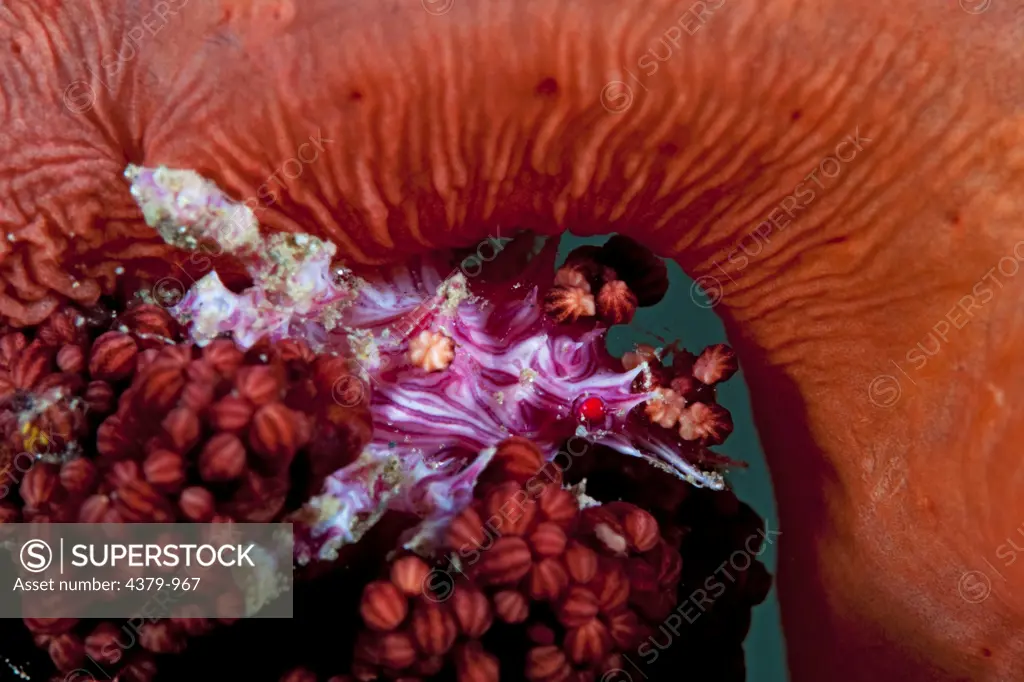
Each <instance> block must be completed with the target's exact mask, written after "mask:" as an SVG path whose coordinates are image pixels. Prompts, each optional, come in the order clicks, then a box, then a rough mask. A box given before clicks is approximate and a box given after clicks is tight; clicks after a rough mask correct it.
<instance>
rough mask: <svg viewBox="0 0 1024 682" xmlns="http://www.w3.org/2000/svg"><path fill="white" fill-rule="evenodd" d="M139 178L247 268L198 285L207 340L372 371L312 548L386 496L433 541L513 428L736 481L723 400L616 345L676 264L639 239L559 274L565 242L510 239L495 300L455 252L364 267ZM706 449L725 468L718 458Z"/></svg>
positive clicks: (193, 310) (315, 512)
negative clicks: (363, 442)
mask: <svg viewBox="0 0 1024 682" xmlns="http://www.w3.org/2000/svg"><path fill="white" fill-rule="evenodd" d="M127 176H128V177H129V179H130V180H131V181H132V183H133V190H132V191H133V194H134V196H136V198H137V199H138V201H139V203H140V205H141V207H142V209H143V213H144V215H145V216H146V217H147V220H149V222H150V224H152V225H153V226H154V227H156V228H157V229H158V230H159V231H160V233H161V234H162V235H163V236H164V237H165V239H167V240H168V241H169V242H171V243H173V244H176V245H179V246H184V247H186V248H189V247H191V248H194V247H195V244H197V243H199V242H200V241H207V240H212V241H215V242H217V243H218V244H220V245H221V247H222V248H223V249H224V251H225V252H227V253H229V254H232V255H235V256H236V257H237V258H238V260H239V261H240V262H242V263H243V264H244V265H245V266H246V268H247V270H248V272H249V274H250V276H251V278H252V282H253V284H252V286H251V287H250V288H249V289H247V290H245V291H242V292H240V293H235V292H232V291H229V290H228V289H227V288H226V287H224V285H223V284H222V283H221V282H220V280H219V279H218V278H217V275H216V274H215V273H211V274H210V275H208V276H207V277H205V278H204V279H202V280H200V281H199V282H198V283H197V284H196V285H195V286H194V287H193V289H192V290H191V291H189V292H188V293H187V295H186V296H185V298H184V299H183V300H182V301H181V302H180V303H179V304H178V305H177V306H176V307H175V308H174V309H173V312H174V313H175V315H176V317H178V319H179V320H180V321H181V322H183V323H184V324H186V325H188V326H189V327H190V329H191V334H192V337H193V339H194V340H195V341H196V342H198V343H200V344H205V343H207V342H209V341H210V340H211V339H213V338H216V337H219V336H227V335H230V336H232V337H233V338H234V340H235V342H236V343H237V344H238V345H240V346H241V347H242V348H248V347H250V346H252V345H253V344H254V343H256V341H257V340H258V339H260V338H269V339H271V340H280V339H284V338H299V339H301V340H303V341H305V342H306V343H308V344H309V345H310V347H311V348H313V349H314V350H315V351H316V352H320V353H336V354H338V355H341V356H344V357H346V358H349V359H350V361H351V363H352V364H353V367H352V368H351V369H352V370H353V372H354V373H356V374H357V375H358V376H359V377H360V382H361V383H360V385H359V386H357V387H353V386H352V385H347V386H345V387H341V388H343V389H344V390H338V391H336V392H335V399H336V400H338V401H339V402H345V401H347V400H352V399H353V395H352V394H353V392H354V393H356V394H362V393H363V392H364V391H368V392H369V395H370V405H371V413H372V418H373V427H374V433H373V437H372V440H371V441H370V443H369V444H368V445H367V446H366V448H365V449H364V450H363V452H362V454H361V455H360V457H359V458H358V459H357V460H356V461H355V462H353V463H352V464H350V465H348V466H346V467H345V468H343V469H341V470H340V471H338V472H336V473H335V474H334V475H333V476H331V477H329V478H328V479H327V481H326V483H325V485H324V489H323V491H322V492H321V493H320V494H319V495H317V496H315V497H313V499H311V500H310V501H309V502H308V503H307V505H306V507H305V508H304V510H303V511H302V512H300V514H299V516H298V517H297V518H298V519H300V520H301V521H302V522H303V525H304V529H303V532H302V538H301V539H300V541H299V542H297V548H298V549H297V551H298V557H297V559H298V560H299V561H300V562H305V561H308V560H310V559H314V558H320V559H329V558H332V557H333V556H335V554H336V552H337V550H338V549H339V548H340V547H341V546H343V545H345V544H349V543H352V542H355V541H357V540H358V539H359V538H360V537H361V535H362V534H363V533H365V532H366V530H367V529H368V528H369V527H370V526H372V525H373V524H374V523H375V522H376V521H377V520H378V519H379V518H380V517H381V516H382V515H383V514H384V513H385V512H386V511H388V510H396V511H402V512H411V513H414V514H416V515H418V516H419V517H420V518H421V523H420V524H419V526H417V527H416V528H414V529H412V530H411V531H410V532H409V533H408V534H407V536H406V538H405V544H406V546H407V547H409V548H412V549H416V550H417V551H420V552H422V553H431V552H433V551H434V550H436V549H437V548H438V547H439V544H440V538H441V537H442V534H443V532H444V530H445V529H446V528H447V525H448V524H449V522H450V520H451V519H452V518H453V517H454V516H455V515H457V514H458V513H459V512H460V511H461V510H462V509H463V508H464V507H465V506H466V505H467V504H469V502H470V501H471V500H472V498H473V490H474V487H475V485H476V479H477V477H478V475H479V473H480V471H482V470H483V468H484V467H486V466H487V463H488V461H489V459H490V457H491V456H492V454H493V447H492V446H493V445H494V444H495V443H497V442H499V441H501V440H503V439H504V438H507V437H508V436H511V435H516V436H523V437H527V438H529V439H531V440H532V441H533V442H534V443H536V444H537V446H538V447H539V448H540V449H541V451H542V452H543V453H544V454H545V456H546V457H547V458H548V459H551V458H553V457H555V456H556V455H557V454H558V451H559V447H560V445H561V444H562V443H564V442H566V440H567V439H570V438H573V437H575V438H578V439H582V440H583V441H585V442H588V443H591V444H600V445H605V446H608V447H611V448H613V449H615V450H617V451H619V452H621V453H623V454H624V455H628V456H633V457H642V458H644V459H647V460H649V461H651V462H652V463H655V464H656V465H657V466H659V467H660V468H662V469H665V470H668V471H671V472H672V473H674V474H675V475H676V476H678V477H680V478H683V479H685V480H687V481H690V482H691V483H693V484H694V485H697V486H707V487H711V488H715V489H720V488H722V487H723V485H724V483H723V479H722V477H721V474H720V473H718V471H717V470H715V469H717V468H718V467H717V463H720V462H721V461H722V460H721V458H716V457H714V456H713V455H711V454H710V453H709V452H707V451H706V450H705V449H704V446H705V445H707V444H712V443H715V442H718V441H720V440H721V438H722V437H724V435H727V432H728V430H729V429H730V428H731V423H730V424H729V427H728V428H727V427H725V426H722V423H723V420H724V419H725V417H724V416H723V415H722V414H721V412H720V408H718V406H717V405H714V403H713V400H711V401H708V400H705V399H701V400H698V399H697V398H699V397H700V396H691V398H693V399H691V400H686V399H684V398H683V397H681V396H680V394H679V392H678V391H675V392H674V396H675V397H674V398H673V400H676V401H677V402H678V405H675V404H673V405H668V404H663V403H662V402H659V401H664V400H665V396H666V395H669V394H670V393H672V389H671V388H669V387H668V385H667V384H668V383H669V381H672V378H671V377H667V376H666V377H665V378H666V379H667V381H665V382H664V384H665V385H664V386H662V385H661V383H659V382H657V381H654V382H652V381H650V377H651V376H652V372H653V371H654V370H653V369H652V363H651V362H646V361H641V362H634V363H632V364H631V367H630V368H629V369H626V368H625V367H624V365H623V362H622V360H620V359H619V358H615V357H613V356H611V355H610V354H609V353H608V352H607V350H606V347H605V335H606V332H607V328H608V327H607V325H608V324H611V323H615V322H625V321H627V320H628V319H631V318H632V314H633V310H634V309H635V307H636V306H637V304H638V303H639V304H641V305H645V304H646V305H649V304H651V303H652V302H656V301H657V300H659V299H660V298H661V296H662V295H664V287H665V286H667V284H665V283H664V282H663V281H662V280H663V279H664V267H663V265H662V266H661V270H660V275H659V270H658V264H659V261H658V260H657V259H656V258H654V257H653V254H650V253H649V252H646V250H645V249H643V247H640V246H639V245H637V244H635V243H634V242H630V241H629V240H625V239H624V238H621V237H617V238H615V239H616V240H617V242H616V243H615V245H614V246H615V248H614V249H611V250H605V251H601V250H600V249H598V248H597V247H584V248H583V249H581V250H578V251H577V252H574V254H573V255H572V256H571V257H570V261H569V262H568V263H567V265H566V267H564V268H562V269H561V270H559V271H557V274H556V269H555V267H554V266H555V256H556V249H557V241H556V240H548V241H547V243H545V244H543V246H542V247H541V248H539V249H535V250H534V252H533V253H531V254H530V258H529V260H528V261H526V262H516V263H513V264H512V265H511V266H510V265H508V264H505V265H503V257H505V256H507V257H508V260H512V259H513V258H514V257H518V256H519V255H521V254H522V252H523V250H522V249H519V248H516V249H511V248H509V249H508V253H507V254H499V256H498V258H496V259H495V261H494V262H493V263H492V264H490V265H488V266H487V267H491V268H493V269H494V271H495V273H493V274H499V273H503V272H504V271H505V270H510V269H514V270H515V271H516V272H517V274H516V275H515V276H513V277H508V278H505V281H503V282H502V284H501V285H499V286H495V285H494V280H495V277H488V278H487V280H488V284H487V287H486V289H487V294H486V297H484V296H481V295H479V293H478V292H477V289H478V288H479V289H481V290H483V288H484V287H483V286H480V287H478V286H477V283H476V281H474V279H475V278H473V277H467V275H466V274H464V273H462V272H459V271H458V270H457V269H456V270H455V271H453V272H452V271H451V269H450V268H451V266H450V263H449V262H448V260H447V259H446V258H444V257H440V256H438V257H436V258H432V259H424V260H420V261H418V262H416V263H414V264H411V265H409V266H406V267H394V268H391V269H387V270H384V271H381V272H378V273H375V274H374V275H373V276H372V277H357V276H356V275H355V274H353V273H351V272H350V271H348V270H346V269H345V268H338V267H337V266H335V265H333V264H332V262H331V259H332V257H333V256H334V247H333V245H330V244H327V243H324V242H321V241H320V240H318V239H316V238H314V237H311V236H308V235H274V236H271V237H266V238H264V237H262V236H261V235H260V233H259V229H258V225H257V224H256V222H255V218H254V217H253V216H252V214H251V212H249V211H248V209H247V208H246V207H244V206H242V205H239V204H235V203H233V202H232V201H231V200H230V199H228V198H227V197H226V196H225V195H223V193H221V192H220V190H219V189H217V188H216V186H214V185H213V184H212V183H209V182H207V181H205V180H203V179H202V178H200V177H199V176H197V175H195V174H194V173H192V172H191V171H173V170H168V169H155V170H154V169H143V168H131V169H130V170H129V172H128V173H127ZM524 239H529V237H524ZM513 252H514V253H513ZM626 256H630V258H631V260H630V259H629V258H626ZM645 259H646V262H639V263H638V261H645ZM448 272H452V274H451V275H448V276H445V274H444V273H448ZM631 287H633V288H635V291H634V290H633V288H631ZM594 294H597V295H598V296H597V298H596V299H595V298H594ZM581 302H582V303H581ZM716 353H718V355H715V357H709V358H707V359H706V360H705V361H702V362H700V363H699V365H692V364H691V366H690V367H687V368H684V369H685V371H683V372H681V373H679V374H680V375H681V376H683V379H684V380H691V379H692V380H693V381H694V382H696V383H697V384H700V381H699V379H694V378H693V374H694V373H695V371H696V372H699V373H701V374H702V375H703V374H707V375H708V376H707V377H704V378H705V379H711V378H713V379H714V380H715V381H717V380H720V379H722V378H723V377H724V373H727V372H728V368H726V369H722V367H721V365H722V364H723V362H724V363H725V364H726V365H727V364H728V358H726V359H725V360H722V358H721V357H719V356H720V355H722V354H723V353H724V354H725V355H726V356H728V353H726V352H725V351H716ZM678 355H679V357H682V356H683V354H682V353H680V354H678ZM690 357H692V356H690ZM703 357H704V356H702V358H703ZM652 360H653V364H658V363H659V361H657V359H656V358H652ZM657 371H659V372H661V371H662V369H661V368H660V364H658V368H657ZM733 371H734V367H733ZM715 372H717V375H716V376H715V377H711V374H713V373H715ZM708 383H714V382H713V381H711V382H708ZM695 385H696V384H695ZM701 385H704V386H705V388H708V389H709V390H710V392H711V393H712V394H713V389H710V388H709V387H708V386H707V385H705V384H701ZM354 388H355V390H353V389H354ZM581 401H583V402H585V403H586V404H587V408H586V410H585V411H583V410H581V408H580V405H581V404H583V402H581ZM659 405H661V407H659ZM645 410H646V412H645ZM658 410H660V411H661V414H660V416H658V415H656V414H652V411H653V412H657V411H658ZM677 413H678V414H677ZM725 414H726V415H727V413H725ZM669 417H671V419H670V418H669ZM684 418H686V419H689V420H690V421H689V422H686V424H687V427H686V429H687V430H681V427H680V422H681V420H682V419H684ZM716 418H717V421H716ZM691 422H692V423H691ZM657 424H662V426H657ZM668 426H671V427H673V428H672V429H669V428H666V427H668ZM680 434H682V435H680ZM702 462H703V463H716V466H712V467H711V470H710V471H705V470H702V468H701V466H699V464H700V463H702Z"/></svg>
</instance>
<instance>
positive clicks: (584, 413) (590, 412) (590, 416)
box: [577, 395, 607, 422]
mask: <svg viewBox="0 0 1024 682" xmlns="http://www.w3.org/2000/svg"><path fill="white" fill-rule="evenodd" d="M577 413H578V414H579V416H580V418H581V419H585V420H587V421H591V422H593V421H599V420H601V419H604V418H605V415H606V414H607V411H606V410H605V405H604V401H603V400H601V398H599V397H598V396H596V395H595V396H590V397H589V398H586V399H585V400H583V401H582V402H581V403H580V404H579V407H578V408H577Z"/></svg>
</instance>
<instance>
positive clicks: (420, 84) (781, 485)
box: [0, 0, 1024, 682]
mask: <svg viewBox="0 0 1024 682" xmlns="http://www.w3.org/2000/svg"><path fill="white" fill-rule="evenodd" d="M1022 34H1024V3H1022V2H1020V1H1019V0H961V2H960V3H957V2H954V1H953V0H943V1H941V2H936V1H935V0H927V1H926V0H908V2H902V3H879V2H872V1H867V0H852V1H851V0H820V1H818V2H810V1H801V0H768V1H764V0H762V1H760V2H755V1H754V0H705V1H704V2H695V3H693V4H692V5H690V4H689V2H688V1H684V2H679V1H674V2H668V1H667V0H588V1H583V0H575V1H572V0H537V1H532V0H531V1H526V0H524V1H520V2H512V1H510V0H434V1H431V0H423V2H420V1H419V0H372V1H371V0H345V1H340V0H304V1H303V2H269V1H262V0H257V1H250V2H226V1H225V2H214V1H212V0H211V1H208V2H207V1H200V0H166V1H165V2H143V3H130V2H127V0H121V1H120V2H115V1H106V0H92V2H86V1H82V2H74V3H57V2H39V1H38V0H31V1H30V0H8V2H6V3H5V4H4V7H3V8H0V51H2V53H3V56H2V58H0V225H2V226H3V231H4V232H5V233H6V234H7V235H8V238H7V239H0V256H2V261H0V278H2V281H3V284H4V289H3V291H2V293H0V314H2V315H3V316H4V317H5V318H6V319H9V320H11V321H13V322H15V323H33V322H37V321H38V320H40V319H42V318H43V317H45V316H46V315H47V314H48V313H49V311H50V310H52V308H53V307H54V306H55V305H56V303H57V302H58V300H59V299H60V298H61V297H70V298H73V299H76V300H79V301H81V302H85V303H88V302H91V301H94V300H96V298H97V297H98V296H99V295H100V292H101V290H107V291H113V290H114V288H115V287H116V286H117V285H116V280H117V279H118V278H117V276H116V273H115V268H116V267H118V266H122V267H125V269H126V272H125V274H124V275H122V276H121V279H122V280H123V281H124V282H125V283H124V284H123V285H122V286H124V287H126V288H129V289H130V288H131V287H132V286H134V284H132V283H133V282H136V281H137V280H139V279H149V280H151V281H155V280H156V279H159V278H160V277H163V276H165V275H166V273H167V272H168V271H171V272H176V271H177V270H178V269H182V268H184V269H185V270H189V271H190V272H191V274H193V275H194V274H195V271H196V270H200V271H202V270H203V269H208V268H209V267H210V264H209V263H200V264H197V263H195V262H189V263H187V264H186V263H185V261H186V260H187V259H186V258H185V257H184V256H180V255H179V254H173V253H169V252H168V250H167V249H166V248H164V247H162V246H161V245H159V244H158V243H157V242H156V241H155V239H154V238H153V235H152V233H151V231H150V230H149V229H148V228H147V227H146V226H145V225H144V224H143V223H142V222H141V220H140V216H139V215H138V213H137V211H136V210H135V208H134V205H133V203H132V201H131V197H130V196H129V194H128V192H127V186H126V183H125V182H124V181H123V179H122V178H121V175H120V174H121V172H122V170H123V168H124V166H125V165H126V164H127V163H129V162H132V163H140V164H145V165H150V166H152V165H159V164H166V165H169V166H175V167H188V168H194V169H196V170H198V171H200V172H201V173H203V174H205V175H207V176H209V177H211V178H212V179H214V180H216V181H217V182H218V183H219V184H220V185H221V186H222V187H223V188H225V189H226V190H227V191H229V192H230V193H232V194H233V195H234V196H236V197H237V198H239V199H242V200H248V201H250V204H251V205H253V206H254V207H257V206H258V207H260V210H258V212H257V213H258V216H259V218H260V219H261V220H262V221H263V222H264V223H265V224H266V225H268V226H270V227H272V228H273V229H279V230H301V231H306V232H312V233H315V234H319V235H323V236H327V237H329V238H331V239H332V240H334V241H335V242H336V243H337V244H338V245H339V249H340V251H341V252H342V253H343V254H344V255H345V256H346V257H347V258H348V259H349V260H351V261H352V262H358V263H376V262H381V261H385V260H392V259H400V258H402V257H404V256H407V255H409V254H412V253H415V252H418V251H422V250H427V249H432V248H437V247H441V246H447V245H454V244H473V243H475V240H478V239H480V238H482V237H485V236H486V235H488V234H494V233H495V231H496V230H497V229H498V227H497V226H499V225H500V226H501V227H502V229H508V228H510V227H512V226H521V227H527V228H532V229H536V230H540V231H545V232H556V231H560V230H573V231H576V232H579V233H604V232H609V231H621V232H626V233H629V234H632V235H634V236H636V237H637V238H639V239H641V240H644V241H646V242H648V243H650V244H651V245H654V246H656V247H657V248H658V249H659V250H660V251H661V252H662V253H663V254H665V255H669V256H672V257H675V258H677V259H678V260H679V261H680V263H681V264H682V265H683V266H684V267H685V268H686V270H687V271H688V272H689V273H691V274H692V275H694V276H696V277H698V278H700V280H699V281H701V282H702V283H703V284H704V285H705V288H707V289H709V290H711V291H712V292H713V293H715V296H716V298H717V297H718V294H721V301H720V303H721V306H720V307H719V308H718V310H719V311H721V312H722V314H723V316H724V318H725V319H726V322H727V324H728V326H729V329H730V332H731V335H732V337H733V341H734V342H735V345H736V346H737V348H738V350H739V351H740V352H741V359H742V361H743V365H744V367H745V370H746V376H747V379H748V382H749V384H750V387H751V389H752V392H753V394H754V408H755V414H756V417H757V420H758V426H759V429H760V432H761V435H762V438H763V440H764V445H765V450H766V452H767V454H768V456H769V459H770V463H771V465H772V468H773V476H774V479H775V484H776V490H777V494H778V497H779V507H780V513H781V517H782V524H783V525H782V528H783V533H784V534H783V537H782V538H781V545H780V552H781V554H780V557H781V562H780V570H779V590H780V598H781V600H782V605H783V620H784V626H785V628H786V635H787V639H788V646H789V648H790V664H791V667H792V670H793V676H794V679H795V680H797V681H798V682H804V681H814V682H818V681H819V680H872V681H876V680H890V679H903V680H922V681H923V680H965V679H970V680H1013V679H1024V638H1022V637H1021V634H1020V632H1021V629H1020V626H1021V624H1022V621H1024V585H1022V582H1021V581H1022V578H1024V572H1022V571H1021V566H1024V561H1016V560H1015V559H1016V550H1015V549H1008V548H1007V538H1011V537H1017V538H1018V539H1017V544H1018V546H1024V544H1021V543H1022V540H1021V539H1020V538H1019V536H1017V529H1018V528H1019V527H1021V525H1022V523H1024V504H1021V502H1020V501H1019V500H1020V495H1019V487H1020V471H1021V468H1020V464H1019V460H1020V457H1019V454H1018V453H1019V444H1020V442H1021V441H1022V436H1024V425H1022V422H1021V420H1019V419H1015V418H1014V416H1015V414H1014V413H1015V412H1016V410H1017V406H1018V405H1020V404H1022V400H1024V365H1021V363H1019V362H1018V359H1019V355H1020V350H1019V349H1020V348H1021V340H1022V339H1021V336H1022V329H1024V327H1022V326H1021V314H1022V313H1021V311H1022V310H1024V306H1022V296H1021V293H1020V292H1021V285H1022V283H1024V278H1022V277H1020V276H1018V273H1017V268H1018V267H1019V265H1020V261H1021V260H1022V259H1024V244H1020V242H1021V240H1022V239H1024V221H1022V220H1021V216H1022V210H1021V209H1022V202H1024V191H1022V190H1024V182H1022V152H1021V150H1022V149H1024V145H1022V144H1021V142H1022V132H1021V113H1022V105H1024V89H1022V88H1024V85H1022V84H1024V80H1022V79H1021V77H1020V74H1021V73H1024V68H1022V67H1024V64H1022V61H1024V52H1022V51H1021V50H1020V49H1019V44H1020V40H1021V36H1022ZM848 138H849V139H848ZM845 139H848V141H847V142H846V143H844V142H843V141H844V140H845ZM829 157H832V160H831V161H830V160H828V159H829ZM811 173H815V175H813V176H810V175H809V174H811ZM179 266H180V267H179ZM199 274H202V273H201V272H199ZM181 277H182V278H183V279H184V277H185V276H184V275H181ZM1010 553H1012V554H1010ZM1011 558H1012V559H1014V560H1011ZM971 572H975V573H971ZM752 665H756V662H752Z"/></svg>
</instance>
